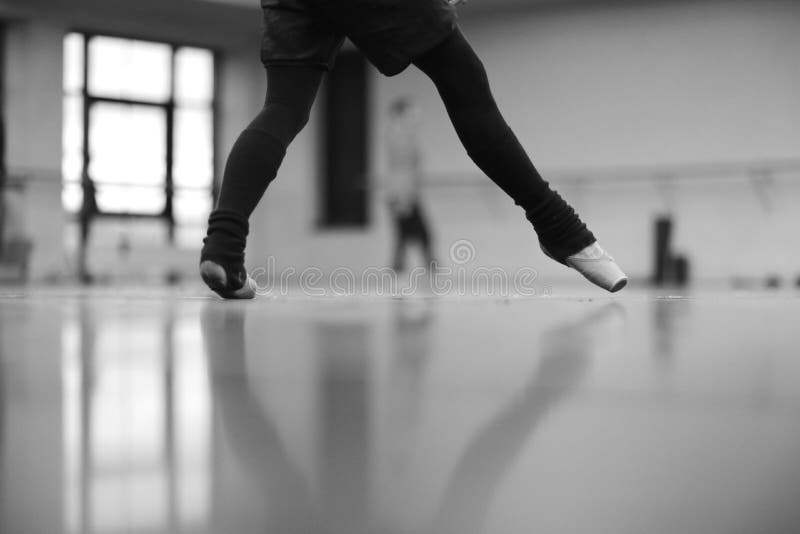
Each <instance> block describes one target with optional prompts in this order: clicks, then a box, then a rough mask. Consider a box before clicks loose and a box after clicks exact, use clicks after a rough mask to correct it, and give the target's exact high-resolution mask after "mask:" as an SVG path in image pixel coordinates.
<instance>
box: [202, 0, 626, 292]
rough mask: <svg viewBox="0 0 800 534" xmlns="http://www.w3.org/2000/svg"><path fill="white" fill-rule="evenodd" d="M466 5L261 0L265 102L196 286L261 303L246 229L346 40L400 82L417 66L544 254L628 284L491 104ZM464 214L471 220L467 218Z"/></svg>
mask: <svg viewBox="0 0 800 534" xmlns="http://www.w3.org/2000/svg"><path fill="white" fill-rule="evenodd" d="M459 3H461V0H450V1H449V2H445V1H442V0H339V1H337V2H331V1H329V0H262V2H261V6H262V8H263V9H262V10H263V17H264V33H263V39H262V45H261V61H262V63H263V64H264V66H265V67H266V71H267V96H266V103H265V105H264V108H263V109H262V110H261V112H260V113H259V114H258V115H257V116H256V117H255V118H254V119H253V121H252V122H251V123H250V125H249V126H248V127H247V128H246V129H245V130H244V131H243V132H242V133H241V134H240V136H239V138H238V139H237V140H236V143H235V144H234V146H233V148H232V150H231V153H230V155H229V156H228V161H227V163H226V166H225V171H224V175H223V179H222V186H221V189H220V194H219V198H218V200H217V205H216V208H215V209H214V210H213V211H212V212H211V215H210V216H209V221H208V230H207V233H206V237H205V239H204V240H203V244H204V246H203V250H202V252H201V254H200V275H201V276H202V278H203V280H204V281H205V283H206V284H207V285H208V286H209V287H210V288H211V289H212V290H213V291H215V292H216V293H217V294H219V295H220V296H222V297H223V298H253V297H254V296H255V291H254V290H253V288H252V283H251V281H250V279H249V277H248V275H247V272H246V270H245V267H244V252H245V246H246V244H247V235H248V233H249V218H250V215H251V214H252V213H253V210H254V209H255V207H256V206H257V205H258V202H259V201H260V200H261V197H262V196H263V195H264V192H265V191H266V189H267V186H268V185H269V184H270V182H272V180H273V179H275V176H276V175H277V172H278V169H279V167H280V165H281V162H282V161H283V157H284V155H285V154H286V149H287V147H288V146H289V144H290V143H291V142H292V140H293V139H294V138H295V136H297V134H298V133H299V132H300V131H301V130H302V129H303V127H304V126H305V125H306V123H307V122H308V119H309V113H310V110H311V106H312V104H313V103H314V99H315V98H316V94H317V89H318V88H319V85H320V82H321V81H322V77H323V75H324V73H325V71H327V70H329V69H331V68H332V67H333V64H334V60H335V58H336V55H337V54H338V52H339V49H340V48H341V46H342V44H343V42H344V39H345V37H347V38H349V39H350V41H352V42H353V43H354V44H355V45H356V46H357V47H358V48H359V50H361V52H362V53H363V54H364V55H365V56H366V57H367V59H369V61H370V62H371V63H372V64H373V65H374V66H375V67H377V69H378V70H379V71H380V72H381V73H383V74H385V75H387V76H393V75H396V74H399V73H400V72H402V71H404V70H405V69H406V68H407V67H408V66H409V65H411V64H414V65H415V66H416V67H417V68H419V69H420V70H421V71H422V72H423V73H425V74H426V75H427V76H428V77H429V78H430V79H431V81H432V82H433V83H434V85H435V86H436V88H437V90H438V91H439V94H440V96H441V98H442V101H443V103H444V106H445V108H446V109H447V112H448V115H449V116H450V120H451V121H452V123H453V126H454V128H455V130H456V133H457V134H458V137H459V139H460V140H461V143H462V144H463V145H464V148H465V149H466V151H467V154H468V155H469V156H470V158H471V159H472V160H473V161H474V162H475V164H476V165H477V166H478V167H479V168H480V169H481V170H482V171H483V172H484V174H486V175H487V176H488V177H489V178H490V179H492V180H493V181H494V182H495V183H496V184H497V185H498V186H499V187H500V188H501V189H502V190H503V191H505V192H506V193H507V194H508V195H509V196H510V197H511V199H512V200H513V201H514V202H515V203H516V204H517V205H519V206H520V207H521V208H522V209H523V210H524V212H525V215H526V218H527V219H528V220H529V221H530V222H531V223H532V225H533V227H534V229H535V231H536V233H537V235H538V238H539V243H540V246H541V248H542V250H543V251H544V252H545V253H546V254H547V255H548V256H550V257H551V258H553V259H555V260H556V261H558V262H560V263H562V264H564V265H566V266H568V267H572V268H574V269H576V270H577V271H578V272H580V273H581V274H582V275H583V276H585V277H586V278H587V279H588V280H590V281H591V282H593V283H595V284H597V285H598V286H600V287H602V288H604V289H607V290H609V291H612V292H613V291H618V290H619V289H621V288H622V287H624V285H625V284H626V283H627V277H626V276H625V274H624V273H623V272H622V270H621V269H620V268H619V266H617V264H616V263H615V262H614V260H613V258H611V256H609V255H608V254H607V253H606V252H605V251H604V250H603V249H602V248H601V247H600V245H599V244H598V243H597V240H596V239H595V237H594V235H593V234H592V232H591V231H590V230H589V229H588V228H587V227H586V225H585V224H584V223H583V221H581V219H580V218H579V217H578V215H577V213H575V211H574V210H573V209H572V207H571V206H570V205H569V204H567V202H566V201H565V200H564V199H563V198H561V196H560V195H559V194H558V193H556V192H555V191H554V190H552V189H551V188H550V186H549V184H548V183H547V182H546V181H545V180H544V179H543V178H542V176H541V175H540V174H539V172H538V171H537V170H536V168H535V167H534V166H533V163H532V162H531V160H530V159H529V158H528V155H527V153H526V152H525V149H524V148H523V147H522V145H521V144H520V143H519V141H518V140H517V138H516V136H515V135H514V133H513V132H512V131H511V128H509V126H508V124H506V121H505V119H503V116H502V115H501V113H500V111H499V109H498V107H497V104H496V103H495V100H494V97H493V95H492V92H491V89H490V87H489V80H488V77H487V75H486V70H485V69H484V66H483V64H482V63H481V60H480V59H479V58H478V56H477V54H476V53H475V51H474V50H473V49H472V46H471V45H470V44H469V42H467V40H466V38H465V37H464V35H463V34H462V33H461V30H460V29H459V27H458V25H457V24H456V10H455V6H456V5H457V4H459ZM466 215H468V214H466Z"/></svg>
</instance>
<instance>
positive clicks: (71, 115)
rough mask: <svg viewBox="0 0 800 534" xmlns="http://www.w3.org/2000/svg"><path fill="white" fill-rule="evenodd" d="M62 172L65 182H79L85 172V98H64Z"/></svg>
mask: <svg viewBox="0 0 800 534" xmlns="http://www.w3.org/2000/svg"><path fill="white" fill-rule="evenodd" d="M63 112H64V119H63V121H64V123H63V133H62V139H61V144H62V159H61V171H62V174H63V177H64V179H65V180H72V181H77V180H80V178H81V172H82V171H83V98H82V97H80V96H68V97H65V98H64V110H63Z"/></svg>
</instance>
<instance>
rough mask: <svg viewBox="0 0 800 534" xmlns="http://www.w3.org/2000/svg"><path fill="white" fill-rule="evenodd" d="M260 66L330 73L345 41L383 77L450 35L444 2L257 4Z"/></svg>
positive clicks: (283, 0) (452, 18) (451, 20)
mask: <svg viewBox="0 0 800 534" xmlns="http://www.w3.org/2000/svg"><path fill="white" fill-rule="evenodd" d="M261 7H262V10H263V12H264V37H263V40H262V44H261V61H262V62H263V63H264V65H317V66H320V67H323V68H327V69H330V68H331V67H332V66H333V63H334V60H335V58H336V54H337V53H338V52H339V49H340V48H341V46H342V43H343V42H344V38H345V37H348V38H349V39H350V40H351V41H352V42H353V44H355V45H356V46H357V47H358V49H359V50H361V52H363V53H364V55H365V56H367V58H368V59H369V60H370V62H371V63H372V64H373V65H375V67H377V68H378V70H379V71H381V72H382V73H383V74H386V75H387V76H392V75H394V74H398V73H400V72H402V71H403V70H404V69H405V68H406V67H408V65H409V64H410V63H411V62H412V61H413V60H414V59H416V58H417V57H419V56H421V55H422V54H424V53H425V52H427V51H428V50H430V49H431V48H433V47H434V46H436V45H437V44H439V43H440V42H442V41H443V40H444V39H445V38H446V37H447V36H448V35H450V33H451V32H452V31H453V29H454V28H455V25H456V13H455V8H454V7H453V6H452V5H450V4H449V3H448V2H447V0H261Z"/></svg>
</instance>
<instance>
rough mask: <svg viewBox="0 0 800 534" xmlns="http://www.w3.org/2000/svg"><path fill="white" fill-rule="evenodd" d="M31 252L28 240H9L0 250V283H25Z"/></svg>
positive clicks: (31, 248) (31, 245) (30, 243)
mask: <svg viewBox="0 0 800 534" xmlns="http://www.w3.org/2000/svg"><path fill="white" fill-rule="evenodd" d="M32 251H33V243H32V242H31V241H30V240H27V239H9V240H8V242H6V244H5V246H4V247H3V248H2V249H0V282H14V283H24V282H27V281H28V266H29V262H30V257H31V252H32Z"/></svg>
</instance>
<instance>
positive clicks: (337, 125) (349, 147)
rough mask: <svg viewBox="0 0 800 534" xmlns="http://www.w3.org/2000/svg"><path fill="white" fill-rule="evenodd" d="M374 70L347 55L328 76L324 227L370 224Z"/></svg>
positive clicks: (322, 204)
mask: <svg viewBox="0 0 800 534" xmlns="http://www.w3.org/2000/svg"><path fill="white" fill-rule="evenodd" d="M368 77H369V66H368V63H367V61H366V59H365V58H364V56H362V55H361V53H360V52H358V51H355V50H353V51H343V52H342V53H341V54H339V57H338V58H337V59H336V66H335V67H334V68H333V70H331V72H330V73H329V74H328V77H327V83H326V84H325V94H324V108H325V109H324V111H323V126H322V154H321V156H322V157H321V163H322V165H323V168H322V170H321V172H320V197H319V198H320V206H319V207H320V210H319V213H320V217H319V220H318V222H319V226H320V227H322V228H363V227H366V226H367V225H368V224H369V210H368V205H367V194H368V177H367V169H368V165H369V161H368V158H369V139H368V128H369V101H368V98H369V81H368Z"/></svg>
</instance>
